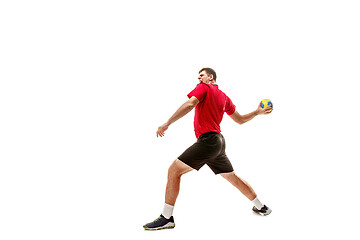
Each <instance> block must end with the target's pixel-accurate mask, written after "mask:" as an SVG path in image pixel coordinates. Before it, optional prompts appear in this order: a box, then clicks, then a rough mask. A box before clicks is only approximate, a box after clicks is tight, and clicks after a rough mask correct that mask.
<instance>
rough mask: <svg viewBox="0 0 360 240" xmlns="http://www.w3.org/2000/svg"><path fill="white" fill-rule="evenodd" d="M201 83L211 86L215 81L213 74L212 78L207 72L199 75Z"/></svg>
mask: <svg viewBox="0 0 360 240" xmlns="http://www.w3.org/2000/svg"><path fill="white" fill-rule="evenodd" d="M198 79H199V81H200V82H203V83H207V84H210V83H214V82H215V81H214V79H213V75H212V74H211V75H210V76H209V75H208V74H207V73H206V71H202V72H200V73H199V77H198Z"/></svg>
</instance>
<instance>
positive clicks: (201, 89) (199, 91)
mask: <svg viewBox="0 0 360 240" xmlns="http://www.w3.org/2000/svg"><path fill="white" fill-rule="evenodd" d="M207 90H208V86H206V84H203V83H200V84H198V85H197V86H196V88H194V90H192V91H191V92H190V93H189V94H188V95H187V96H188V98H191V97H192V96H194V97H196V98H197V99H198V100H199V102H202V101H203V100H204V98H205V96H206V94H207Z"/></svg>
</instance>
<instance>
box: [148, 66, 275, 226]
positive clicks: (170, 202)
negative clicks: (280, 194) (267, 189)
mask: <svg viewBox="0 0 360 240" xmlns="http://www.w3.org/2000/svg"><path fill="white" fill-rule="evenodd" d="M198 79H199V81H200V83H199V84H198V85H197V86H196V88H195V89H194V90H193V91H191V92H190V93H189V94H188V97H189V100H188V101H187V102H185V103H184V104H183V105H182V106H181V107H180V108H179V109H178V110H177V111H176V112H175V113H174V114H173V115H172V116H171V118H170V119H169V120H168V121H167V122H166V123H164V124H163V125H161V126H160V127H159V128H158V130H157V132H156V136H157V137H159V136H160V137H163V136H164V134H165V131H166V130H167V129H168V127H169V126H170V125H171V124H172V123H174V122H175V121H177V120H178V119H180V118H181V117H183V116H185V115H186V114H187V113H189V112H190V111H191V110H192V109H193V108H194V107H196V108H195V119H194V128H195V135H196V138H197V142H196V143H195V144H194V145H192V146H191V147H189V148H188V149H187V150H186V151H185V152H184V153H183V154H181V155H180V156H179V157H178V158H177V159H176V160H175V161H174V162H173V163H172V165H171V166H170V168H169V170H168V181H167V185H166V193H165V205H164V209H163V212H162V214H161V215H160V217H158V218H157V219H156V220H154V221H153V222H151V223H147V224H145V225H144V226H143V227H144V229H145V230H159V229H165V228H174V227H175V222H174V218H173V216H172V213H173V209H174V205H175V202H176V198H177V196H178V194H179V189H180V179H181V176H182V175H183V174H185V173H188V172H190V171H191V170H193V169H196V170H199V169H200V168H201V167H202V166H203V165H204V164H207V165H208V166H209V167H210V168H211V170H212V171H213V172H214V173H215V174H220V175H221V176H222V177H224V178H225V179H226V180H228V181H229V182H230V183H231V184H232V185H234V186H235V187H236V188H237V189H239V190H240V192H241V193H243V194H244V195H245V196H246V197H247V198H248V199H249V200H251V201H252V202H253V204H254V205H255V206H254V207H253V211H254V212H256V213H259V214H261V215H268V214H270V213H271V209H270V208H268V207H267V206H265V205H264V204H262V203H261V202H260V201H259V199H258V198H257V195H256V193H255V192H254V190H253V189H252V188H251V186H250V185H249V184H248V183H247V182H245V181H244V180H242V179H241V178H239V177H238V176H237V175H236V174H235V172H234V169H233V167H232V165H231V163H230V161H229V159H228V157H227V156H226V154H225V139H224V137H223V136H222V134H221V133H220V132H221V130H220V123H221V121H222V118H223V115H224V112H226V113H227V114H228V115H229V116H230V118H231V119H233V120H234V121H235V122H236V123H238V124H243V123H245V122H248V121H250V120H251V119H253V118H254V117H255V116H257V115H260V114H269V113H270V112H271V111H272V107H270V106H269V107H267V108H265V109H263V108H261V106H260V104H259V106H258V108H257V109H256V110H255V111H253V112H251V113H249V114H246V115H240V114H239V113H238V112H237V111H236V109H235V105H234V104H233V103H232V101H231V100H230V98H229V97H228V96H226V94H225V93H223V92H222V91H220V90H219V88H218V85H216V84H215V82H216V72H215V71H214V70H213V69H211V68H203V69H201V70H200V71H199V77H198Z"/></svg>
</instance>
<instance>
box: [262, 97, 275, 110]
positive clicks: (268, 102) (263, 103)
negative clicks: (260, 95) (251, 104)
mask: <svg viewBox="0 0 360 240" xmlns="http://www.w3.org/2000/svg"><path fill="white" fill-rule="evenodd" d="M260 106H261V108H266V107H267V106H270V107H271V110H269V111H268V112H272V110H273V104H272V102H271V101H270V99H263V100H262V101H261V105H260Z"/></svg>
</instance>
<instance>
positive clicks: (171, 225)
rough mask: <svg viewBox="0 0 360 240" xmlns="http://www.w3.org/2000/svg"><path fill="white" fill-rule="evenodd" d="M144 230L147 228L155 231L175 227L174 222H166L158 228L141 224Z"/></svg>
mask: <svg viewBox="0 0 360 240" xmlns="http://www.w3.org/2000/svg"><path fill="white" fill-rule="evenodd" d="M143 227H144V229H145V230H148V231H156V230H163V229H171V228H174V227H175V224H174V223H168V224H166V225H165V226H163V227H158V228H148V227H146V226H143Z"/></svg>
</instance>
